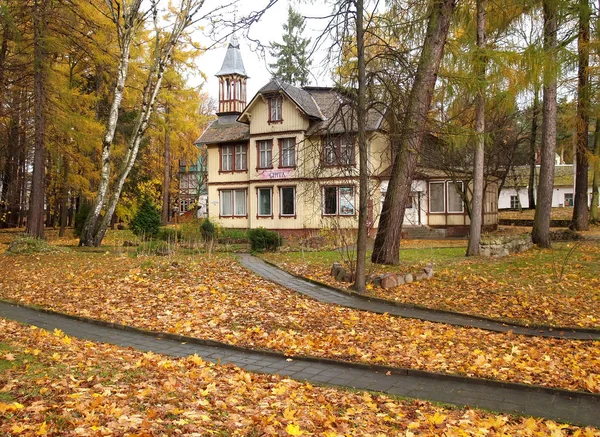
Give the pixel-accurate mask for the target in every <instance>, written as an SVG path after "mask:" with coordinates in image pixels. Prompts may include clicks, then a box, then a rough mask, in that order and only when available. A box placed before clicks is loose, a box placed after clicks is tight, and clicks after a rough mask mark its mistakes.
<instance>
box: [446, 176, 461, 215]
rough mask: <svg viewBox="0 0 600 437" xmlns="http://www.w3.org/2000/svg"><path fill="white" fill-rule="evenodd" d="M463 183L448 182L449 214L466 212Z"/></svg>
mask: <svg viewBox="0 0 600 437" xmlns="http://www.w3.org/2000/svg"><path fill="white" fill-rule="evenodd" d="M462 191H463V183H462V182H448V212H464V204H463V199H462V196H461V193H462Z"/></svg>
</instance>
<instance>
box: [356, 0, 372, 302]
mask: <svg viewBox="0 0 600 437" xmlns="http://www.w3.org/2000/svg"><path fill="white" fill-rule="evenodd" d="M363 14H364V5H363V0H357V1H356V46H357V57H358V102H357V104H358V107H357V111H356V112H357V118H358V159H359V188H358V189H359V200H358V235H357V240H356V277H355V278H354V289H355V290H356V291H359V292H364V291H365V290H366V274H367V269H366V260H367V233H368V232H369V230H368V223H367V222H368V220H369V168H368V156H367V155H368V150H367V137H366V129H365V119H366V105H367V102H366V101H367V99H366V86H367V85H366V73H365V30H364V23H363V18H364V17H363Z"/></svg>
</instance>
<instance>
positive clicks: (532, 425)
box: [525, 417, 538, 431]
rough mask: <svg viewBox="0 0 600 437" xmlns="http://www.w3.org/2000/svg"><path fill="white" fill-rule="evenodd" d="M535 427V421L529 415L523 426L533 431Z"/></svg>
mask: <svg viewBox="0 0 600 437" xmlns="http://www.w3.org/2000/svg"><path fill="white" fill-rule="evenodd" d="M537 427H538V426H537V423H536V421H535V419H534V418H533V417H530V418H529V419H527V420H526V421H525V428H527V429H528V430H529V431H535V430H536V429H537Z"/></svg>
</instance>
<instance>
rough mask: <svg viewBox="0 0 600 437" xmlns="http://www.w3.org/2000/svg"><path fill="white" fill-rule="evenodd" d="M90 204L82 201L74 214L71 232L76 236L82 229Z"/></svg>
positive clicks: (90, 208)
mask: <svg viewBox="0 0 600 437" xmlns="http://www.w3.org/2000/svg"><path fill="white" fill-rule="evenodd" d="M91 210H92V206H91V205H90V204H89V203H85V202H82V203H81V204H80V205H79V209H78V210H77V214H75V225H74V226H73V233H74V234H75V236H76V237H77V238H79V237H81V231H83V225H84V223H85V220H86V219H87V216H88V215H89V214H90V211H91Z"/></svg>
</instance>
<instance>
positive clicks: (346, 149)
mask: <svg viewBox="0 0 600 437" xmlns="http://www.w3.org/2000/svg"><path fill="white" fill-rule="evenodd" d="M354 163H355V162H354V138H353V137H352V136H351V135H340V136H337V137H334V138H325V139H324V141H323V164H325V165H326V166H347V165H354Z"/></svg>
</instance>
